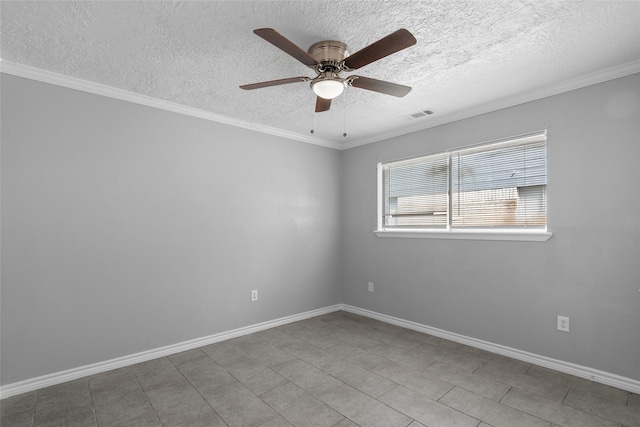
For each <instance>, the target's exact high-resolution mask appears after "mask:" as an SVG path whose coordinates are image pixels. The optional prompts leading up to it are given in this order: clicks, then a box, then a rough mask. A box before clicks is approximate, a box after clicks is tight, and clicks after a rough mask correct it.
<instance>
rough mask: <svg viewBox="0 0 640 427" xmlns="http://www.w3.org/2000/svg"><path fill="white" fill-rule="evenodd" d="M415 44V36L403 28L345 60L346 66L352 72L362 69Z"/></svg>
mask: <svg viewBox="0 0 640 427" xmlns="http://www.w3.org/2000/svg"><path fill="white" fill-rule="evenodd" d="M414 44H416V38H415V37H413V34H411V33H410V32H409V31H408V30H405V29H404V28H401V29H399V30H398V31H396V32H393V33H391V34H389V35H388V36H386V37H384V38H381V39H380V40H378V41H377V42H375V43H372V44H370V45H369V46H367V47H365V48H362V49H360V50H359V51H357V52H356V53H354V54H353V55H350V56H348V57H347V58H346V59H345V60H344V65H346V66H347V67H348V68H350V69H351V70H357V69H358V68H360V67H364V66H365V65H367V64H371V63H372V62H374V61H377V60H378V59H382V58H384V57H385V56H389V55H391V54H392V53H396V52H398V51H400V50H402V49H405V48H407V47H409V46H413V45H414Z"/></svg>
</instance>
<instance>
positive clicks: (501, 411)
mask: <svg viewBox="0 0 640 427" xmlns="http://www.w3.org/2000/svg"><path fill="white" fill-rule="evenodd" d="M439 402H440V403H443V404H445V405H447V406H450V407H452V408H455V409H457V410H458V411H460V412H463V413H465V414H467V415H469V416H472V417H474V418H477V419H479V420H481V421H484V422H485V423H487V424H490V425H492V426H494V427H513V426H518V427H549V424H550V423H549V421H544V420H543V419H540V418H537V417H535V416H533V415H530V414H528V413H525V412H523V411H520V410H518V409H514V408H513V407H510V406H507V405H503V404H502V403H499V402H496V401H494V400H491V399H487V398H486V397H483V396H480V395H479V394H475V393H472V392H470V391H467V390H464V389H461V388H459V387H456V388H454V389H453V390H451V391H450V392H449V393H447V394H446V395H445V396H444V397H443V398H442V399H440V400H439Z"/></svg>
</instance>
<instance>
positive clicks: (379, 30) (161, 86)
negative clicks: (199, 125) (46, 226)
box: [0, 0, 640, 143]
mask: <svg viewBox="0 0 640 427" xmlns="http://www.w3.org/2000/svg"><path fill="white" fill-rule="evenodd" d="M0 14H1V15H0V17H1V23H2V44H1V49H2V50H1V51H0V54H1V58H2V60H3V61H9V62H11V63H15V64H21V65H26V66H30V67H35V68H38V69H42V70H47V71H51V72H55V73H59V74H63V75H66V76H71V77H76V78H79V79H83V80H87V81H90V82H95V83H100V84H104V85H108V86H112V87H115V88H119V89H123V90H126V91H131V92H135V93H139V94H143V95H148V96H151V97H154V98H158V99H162V100H167V101H172V102H175V103H178V104H182V105H186V106H190V107H195V108H199V109H202V110H206V111H209V112H213V113H215V114H218V115H222V116H225V117H229V118H233V119H235V120H239V121H243V122H247V123H251V124H257V125H263V126H269V127H271V128H277V129H282V130H284V131H287V132H293V133H296V134H300V135H305V137H309V135H310V129H314V130H315V132H314V138H320V139H322V140H325V141H333V142H338V143H348V142H349V141H354V140H366V139H370V140H371V139H375V137H376V135H384V134H391V133H401V132H403V131H405V130H406V131H410V130H412V129H413V130H415V129H416V127H420V126H424V125H423V124H420V123H418V122H417V120H424V121H428V120H433V119H434V118H437V117H439V116H447V115H451V114H454V113H456V112H459V111H463V110H465V109H469V108H473V107H476V106H479V105H484V104H490V103H493V102H496V101H498V100H501V99H504V98H507V97H513V96H517V95H518V94H520V93H524V92H527V91H532V90H535V89H538V88H544V87H545V86H548V85H551V84H554V83H556V82H561V81H566V80H570V79H574V78H577V77H579V76H583V75H586V74H589V73H594V72H598V71H600V70H604V69H608V68H611V67H615V66H619V65H621V64H626V63H630V62H633V61H638V60H639V59H640V3H639V2H635V1H632V2H613V1H600V2H596V1H557V2H551V1H543V0H533V1H529V0H521V1H514V0H509V1H503V0H496V1H466V0H450V1H414V0H410V1H381V0H377V1H372V0H357V1H348V0H342V1H317V0H316V1H197V2H196V1H193V2H192V1H171V2H170V1H143V2H137V1H121V2H101V1H78V2H62V1H57V2H49V1H36V2H30V1H19V2H11V1H2V2H1V3H0ZM264 27H270V28H274V29H276V30H277V31H278V32H280V33H281V34H282V35H284V36H285V37H287V38H288V39H289V40H291V41H292V42H294V43H295V44H297V45H298V46H300V47H301V48H302V49H304V50H307V48H308V47H309V46H310V45H311V44H313V43H315V42H317V41H320V40H327V39H334V40H340V41H342V42H344V43H346V44H347V45H348V46H349V52H352V53H353V52H355V51H357V50H359V49H361V48H362V47H364V46H366V45H368V44H370V43H372V42H374V41H376V40H378V39H380V38H382V37H384V36H386V35H387V34H389V33H391V32H393V31H395V30H397V29H399V28H406V29H408V30H409V31H411V32H412V33H413V34H414V36H415V37H416V39H417V40H418V42H417V44H416V45H415V46H412V47H410V48H408V49H405V50H403V51H401V52H398V53H396V54H394V55H391V56H389V57H387V58H384V59H381V60H379V61H377V62H374V63H373V64H370V65H367V66H366V67H363V68H361V69H360V70H358V72H357V74H359V75H363V76H367V77H373V78H376V79H381V80H388V81H391V82H395V83H400V84H403V85H408V86H412V87H413V90H412V91H411V92H410V93H409V94H408V95H407V96H406V97H404V98H395V97H391V96H387V95H382V94H379V93H376V92H371V91H365V90H361V89H357V88H347V90H346V91H345V93H344V94H343V95H342V96H340V97H339V98H336V99H335V100H334V101H333V104H332V108H331V110H330V111H328V112H323V113H314V107H315V97H314V95H313V94H312V92H311V90H310V88H309V85H308V83H295V84H289V85H285V86H276V87H269V88H263V89H258V90H253V91H244V90H241V89H239V88H238V86H239V85H242V84H248V83H255V82H261V81H265V80H272V79H280V78H286V77H296V76H309V77H313V76H314V75H315V74H314V73H313V71H312V70H311V69H309V68H307V67H305V66H304V65H302V64H301V63H299V62H298V61H296V60H295V59H293V58H292V57H290V56H288V55H287V54H285V53H284V52H282V51H280V50H278V49H277V48H275V47H274V46H273V45H271V44H269V43H267V42H266V41H264V40H263V39H261V38H259V37H258V36H256V35H254V34H253V32H252V31H253V30H254V29H256V28H264ZM424 109H431V110H433V111H435V114H434V115H432V116H428V117H426V118H421V119H415V120H409V119H408V118H407V117H406V116H407V115H409V114H412V113H415V112H417V111H420V110H424ZM422 123H425V122H422ZM425 127H426V126H425ZM345 131H346V132H347V134H348V136H347V137H346V138H345V137H343V132H345Z"/></svg>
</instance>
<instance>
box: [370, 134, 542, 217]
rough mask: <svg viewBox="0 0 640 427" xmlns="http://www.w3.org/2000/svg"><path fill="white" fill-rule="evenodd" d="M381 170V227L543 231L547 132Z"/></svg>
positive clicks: (403, 163)
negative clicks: (525, 229) (527, 229)
mask: <svg viewBox="0 0 640 427" xmlns="http://www.w3.org/2000/svg"><path fill="white" fill-rule="evenodd" d="M381 168H382V182H381V187H382V195H381V196H382V197H381V199H382V200H381V201H382V203H383V206H382V215H383V217H382V218H381V223H382V225H383V227H385V228H426V229H430V228H503V229H504V228H535V229H546V224H547V217H546V185H547V143H546V133H540V134H533V135H529V136H526V137H520V138H517V139H513V140H508V141H504V142H501V143H495V144H490V145H483V146H477V147H473V148H467V149H461V150H455V151H450V152H447V153H439V154H436V155H431V156H424V157H419V158H413V159H408V160H402V161H395V162H388V163H384V164H381Z"/></svg>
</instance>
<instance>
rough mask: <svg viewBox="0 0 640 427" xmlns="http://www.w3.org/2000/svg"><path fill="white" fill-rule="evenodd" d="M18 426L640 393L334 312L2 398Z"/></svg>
mask: <svg viewBox="0 0 640 427" xmlns="http://www.w3.org/2000/svg"><path fill="white" fill-rule="evenodd" d="M1 405H2V418H1V423H0V424H1V425H2V426H3V427H9V426H12V427H21V426H29V427H31V426H38V427H40V426H82V427H85V426H87V427H89V426H101V427H102V426H127V427H130V426H195V427H197V426H231V427H235V426H247V427H248V426H261V427H280V426H303V427H312V426H334V427H349V426H380V427H394V426H398V427H407V426H410V427H421V426H446V427H448V426H480V427H489V426H494V427H500V426H506V427H519V426H547V427H550V426H577V427H578V426H579V427H588V426H640V396H639V395H637V394H633V393H629V392H626V391H623V390H619V389H616V388H612V387H608V386H605V385H602V384H598V383H594V382H590V381H587V380H583V379H580V378H576V377H573V376H570V375H566V374H563V373H559V372H555V371H551V370H549V369H545V368H540V367H538V366H534V365H530V364H527V363H523V362H520V361H517V360H513V359H509V358H506V357H503V356H499V355H495V354H492V353H488V352H485V351H482V350H478V349H475V348H471V347H467V346H463V345H460V344H457V343H454V342H451V341H447V340H443V339H440V338H436V337H433V336H430V335H425V334H421V333H418V332H414V331H410V330H407V329H403V328H399V327H397V326H393V325H389V324H385V323H382V322H378V321H376V320H372V319H368V318H365V317H361V316H357V315H354V314H350V313H347V312H336V313H331V314H328V315H324V316H319V317H315V318H313V319H308V320H304V321H301V322H297V323H293V324H289V325H285V326H281V327H278V328H274V329H270V330H266V331H263V332H258V333H255V334H252V335H246V336H243V337H240V338H236V339H232V340H229V341H225V342H221V343H217V344H212V345H209V346H206V347H202V348H199V349H195V350H190V351H187V352H184V353H179V354H175V355H173V356H169V357H164V358H161V359H156V360H152V361H149V362H145V363H140V364H138V365H134V366H130V367H126V368H121V369H117V370H114V371H110V372H106V373H103V374H98V375H94V376H91V377H88V378H83V379H79V380H76V381H71V382H68V383H65V384H60V385H56V386H53V387H49V388H46V389H42V390H38V391H36V392H32V393H25V394H23V395H19V396H15V397H11V398H8V399H4V400H3V401H2V403H1Z"/></svg>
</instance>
